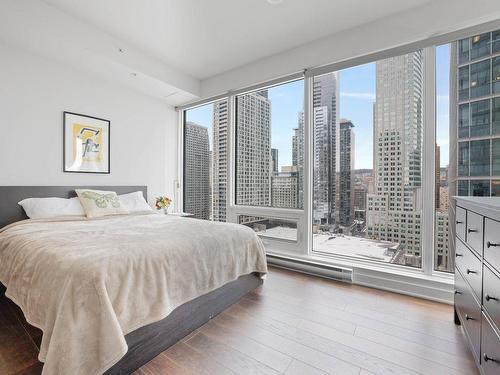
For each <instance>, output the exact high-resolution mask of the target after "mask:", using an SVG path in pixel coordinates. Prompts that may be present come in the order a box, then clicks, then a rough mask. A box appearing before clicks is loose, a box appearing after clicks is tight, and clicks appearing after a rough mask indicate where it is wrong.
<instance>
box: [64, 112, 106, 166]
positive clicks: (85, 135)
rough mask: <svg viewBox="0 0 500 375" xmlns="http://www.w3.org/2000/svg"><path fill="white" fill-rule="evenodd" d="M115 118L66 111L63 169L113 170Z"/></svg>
mask: <svg viewBox="0 0 500 375" xmlns="http://www.w3.org/2000/svg"><path fill="white" fill-rule="evenodd" d="M110 128H111V122H110V121H109V120H106V119H102V118H99V117H94V116H88V115H83V114H80V113H75V112H67V111H65V112H63V172H66V173H96V174H110V173H111V168H110V167H111V163H110V159H111V145H110V130H111V129H110Z"/></svg>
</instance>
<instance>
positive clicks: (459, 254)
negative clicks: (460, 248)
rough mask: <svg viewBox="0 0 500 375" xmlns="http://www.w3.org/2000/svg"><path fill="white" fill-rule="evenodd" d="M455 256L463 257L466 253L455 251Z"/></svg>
mask: <svg viewBox="0 0 500 375" xmlns="http://www.w3.org/2000/svg"><path fill="white" fill-rule="evenodd" d="M455 256H456V257H457V258H458V257H463V256H464V254H461V253H455Z"/></svg>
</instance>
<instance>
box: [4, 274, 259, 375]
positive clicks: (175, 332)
mask: <svg viewBox="0 0 500 375" xmlns="http://www.w3.org/2000/svg"><path fill="white" fill-rule="evenodd" d="M260 285H262V279H261V278H260V276H259V275H258V274H257V273H252V274H250V275H244V276H241V277H240V278H238V279H237V280H235V281H232V282H230V283H228V284H226V285H224V286H222V287H220V288H218V289H215V290H214V291H212V292H210V293H207V294H205V295H203V296H200V297H198V298H195V299H194V300H192V301H190V302H187V303H185V304H183V305H181V306H179V307H177V308H176V309H175V310H174V311H172V313H170V315H168V316H167V317H166V318H164V319H162V320H160V321H158V322H156V323H152V324H149V325H147V326H144V327H141V328H139V329H137V330H135V331H132V332H130V333H129V334H128V335H126V336H125V340H126V341H127V345H128V348H129V349H128V352H127V354H125V356H124V357H123V358H122V359H120V361H119V362H118V363H116V364H115V365H114V366H113V367H111V368H110V369H109V370H108V371H106V372H105V375H125V374H131V373H132V372H134V371H135V370H137V369H138V368H139V367H141V366H143V365H145V364H146V363H148V362H149V361H150V360H152V359H153V358H154V357H156V356H157V355H159V354H160V353H161V352H163V351H164V350H166V349H167V348H169V347H170V346H172V345H174V344H175V343H176V342H178V341H179V340H181V339H182V338H183V337H185V336H187V335H188V334H190V333H191V332H193V331H194V330H196V329H197V328H199V327H201V326H202V325H203V324H205V323H206V322H208V321H209V320H210V319H212V318H213V317H215V316H217V315H218V314H219V313H221V312H222V311H224V310H225V309H226V308H228V307H229V306H231V305H232V304H233V303H235V302H237V301H239V300H240V299H241V298H242V297H243V296H244V295H245V294H247V293H249V292H250V291H252V290H254V289H255V288H257V287H258V286H260ZM0 292H1V293H0V296H1V298H7V297H5V295H4V293H5V288H4V286H3V285H2V284H1V283H0ZM9 305H10V307H11V308H13V310H14V311H15V315H16V316H17V318H18V319H19V321H20V324H22V325H23V326H24V328H25V329H26V332H27V333H28V334H29V335H30V336H31V337H32V339H33V341H34V342H35V344H36V345H37V346H38V347H40V341H41V337H42V332H41V331H40V330H39V329H38V328H35V327H33V326H31V325H30V324H28V323H27V322H26V320H25V319H24V316H23V314H22V312H21V309H20V308H19V307H17V305H15V304H14V302H12V301H10V300H9Z"/></svg>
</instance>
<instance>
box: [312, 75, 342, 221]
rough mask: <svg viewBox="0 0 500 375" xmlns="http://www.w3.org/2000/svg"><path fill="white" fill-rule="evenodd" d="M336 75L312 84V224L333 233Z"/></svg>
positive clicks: (317, 79)
mask: <svg viewBox="0 0 500 375" xmlns="http://www.w3.org/2000/svg"><path fill="white" fill-rule="evenodd" d="M338 93H339V90H338V79H337V73H328V74H325V75H322V76H318V77H315V78H314V82H313V129H314V130H313V135H314V154H313V221H314V223H315V224H320V225H323V226H326V227H327V228H328V229H329V230H335V226H336V223H337V217H338V212H337V202H336V199H337V179H336V173H337V168H338V156H339V155H338V149H339V127H338V116H337V112H338V105H337V101H338V96H339V95H338Z"/></svg>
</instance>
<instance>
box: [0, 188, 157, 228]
mask: <svg viewBox="0 0 500 375" xmlns="http://www.w3.org/2000/svg"><path fill="white" fill-rule="evenodd" d="M75 189H93V190H110V191H116V193H117V194H127V193H133V192H134V191H142V194H143V195H144V198H146V199H147V197H148V188H147V186H0V228H2V227H4V226H5V225H7V224H11V223H14V222H16V221H20V220H24V219H27V217H26V214H25V213H24V210H23V208H22V207H21V206H20V205H18V204H17V202H19V201H21V200H23V199H25V198H48V197H57V198H71V197H74V196H76V193H75Z"/></svg>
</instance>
